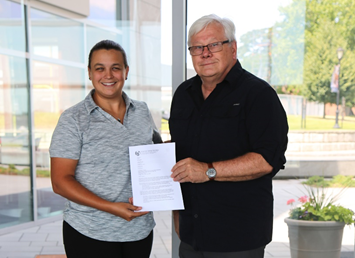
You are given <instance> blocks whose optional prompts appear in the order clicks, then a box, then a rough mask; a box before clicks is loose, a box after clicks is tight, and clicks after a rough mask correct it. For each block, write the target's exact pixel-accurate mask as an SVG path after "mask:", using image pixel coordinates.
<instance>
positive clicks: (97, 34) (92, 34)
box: [85, 25, 129, 62]
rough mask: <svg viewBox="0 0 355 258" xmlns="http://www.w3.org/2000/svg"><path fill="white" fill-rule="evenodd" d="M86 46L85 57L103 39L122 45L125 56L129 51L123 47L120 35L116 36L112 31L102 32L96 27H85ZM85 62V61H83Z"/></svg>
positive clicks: (102, 30)
mask: <svg viewBox="0 0 355 258" xmlns="http://www.w3.org/2000/svg"><path fill="white" fill-rule="evenodd" d="M86 31H87V34H86V46H87V48H86V49H87V53H86V55H85V56H86V57H87V56H89V52H90V49H91V48H92V47H93V46H94V45H95V44H96V43H97V42H99V41H101V40H104V39H109V40H113V41H115V42H117V43H119V44H120V45H122V47H123V48H124V49H125V51H126V53H127V55H129V51H128V49H127V48H126V47H125V46H124V45H123V42H122V40H123V37H122V34H117V33H115V32H112V31H108V30H104V29H101V28H98V27H93V26H89V25H88V26H86ZM127 33H129V31H127ZM125 35H126V37H127V38H128V36H127V35H128V34H125ZM85 61H86V62H87V60H85Z"/></svg>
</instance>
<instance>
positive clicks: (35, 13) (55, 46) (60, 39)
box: [31, 8, 84, 62]
mask: <svg viewBox="0 0 355 258" xmlns="http://www.w3.org/2000/svg"><path fill="white" fill-rule="evenodd" d="M83 33H84V32H83V25H82V24H81V23H79V22H76V21H73V20H69V19H65V18H62V17H60V16H57V15H53V14H50V13H46V12H43V11H40V10H37V9H33V8H32V9H31V34H32V37H31V44H32V51H33V54H34V55H38V56H43V57H49V58H54V59H63V60H68V61H73V62H83V61H84V60H83V55H84V51H83V49H84V48H83V46H84V42H83V38H84V36H83V35H84V34H83Z"/></svg>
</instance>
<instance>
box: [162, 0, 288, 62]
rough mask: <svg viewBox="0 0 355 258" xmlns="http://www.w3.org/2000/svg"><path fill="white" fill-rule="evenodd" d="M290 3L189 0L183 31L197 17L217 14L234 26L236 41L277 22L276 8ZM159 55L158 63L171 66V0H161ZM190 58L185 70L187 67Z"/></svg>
mask: <svg viewBox="0 0 355 258" xmlns="http://www.w3.org/2000/svg"><path fill="white" fill-rule="evenodd" d="M291 2H292V0H268V1H265V0H248V1H245V0H243V1H242V0H218V1H216V0H213V1H211V0H190V1H188V4H187V29H189V28H190V26H191V24H192V23H193V22H194V21H195V20H197V19H198V18H200V17H202V16H204V15H207V14H211V13H214V14H217V15H218V16H220V17H226V18H229V19H231V20H232V21H233V22H234V24H235V26H236V38H237V42H238V40H239V38H240V36H241V35H243V34H245V33H246V32H248V31H251V30H255V29H262V28H267V27H271V26H273V25H274V24H275V22H276V21H278V20H280V19H281V18H282V17H280V14H279V11H278V8H279V7H280V6H285V5H288V4H290V3H291ZM161 8H162V11H161V13H162V23H161V24H162V34H161V35H162V55H161V62H162V63H163V64H166V65H171V63H172V48H171V46H172V40H171V37H172V36H171V33H172V32H171V27H172V22H171V9H172V0H162V1H161ZM190 60H191V59H190V58H187V67H188V68H191V67H192V64H191V62H190Z"/></svg>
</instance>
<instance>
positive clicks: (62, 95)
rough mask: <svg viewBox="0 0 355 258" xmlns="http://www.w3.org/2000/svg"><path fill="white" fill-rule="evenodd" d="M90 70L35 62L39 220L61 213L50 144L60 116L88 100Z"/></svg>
mask: <svg viewBox="0 0 355 258" xmlns="http://www.w3.org/2000/svg"><path fill="white" fill-rule="evenodd" d="M85 72H86V69H83V68H74V67H69V66H64V65H58V64H50V63H43V62H37V61H35V62H33V108H34V135H35V137H36V138H37V139H40V141H39V145H38V146H37V148H36V166H37V168H36V175H37V177H36V186H37V209H38V214H37V215H38V218H43V217H48V216H51V215H55V214H58V213H61V212H62V211H63V208H64V199H63V198H62V197H60V196H59V195H56V194H54V193H53V190H52V185H51V181H50V172H49V171H50V168H49V167H50V164H49V160H50V159H49V152H48V149H49V144H50V141H51V138H52V132H53V130H54V128H55V126H56V124H57V122H58V118H59V116H60V114H61V113H62V112H63V111H64V110H65V109H67V108H69V107H71V106H73V105H75V104H76V103H78V102H80V101H81V100H83V99H84V97H85V89H84V74H85Z"/></svg>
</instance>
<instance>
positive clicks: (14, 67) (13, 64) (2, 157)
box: [0, 55, 33, 228]
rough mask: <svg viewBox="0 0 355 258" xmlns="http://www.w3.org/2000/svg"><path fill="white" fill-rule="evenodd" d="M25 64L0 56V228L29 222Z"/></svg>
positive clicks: (17, 59)
mask: <svg viewBox="0 0 355 258" xmlns="http://www.w3.org/2000/svg"><path fill="white" fill-rule="evenodd" d="M29 135H30V134H29V112H28V82H27V64H26V60H25V59H23V58H18V57H12V56H5V55H0V228H2V227H7V226H11V225H16V224H19V223H23V222H27V221H31V220H32V219H33V216H32V199H33V198H32V192H31V176H30V163H31V162H30V151H31V147H30V146H31V144H30V139H29Z"/></svg>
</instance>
